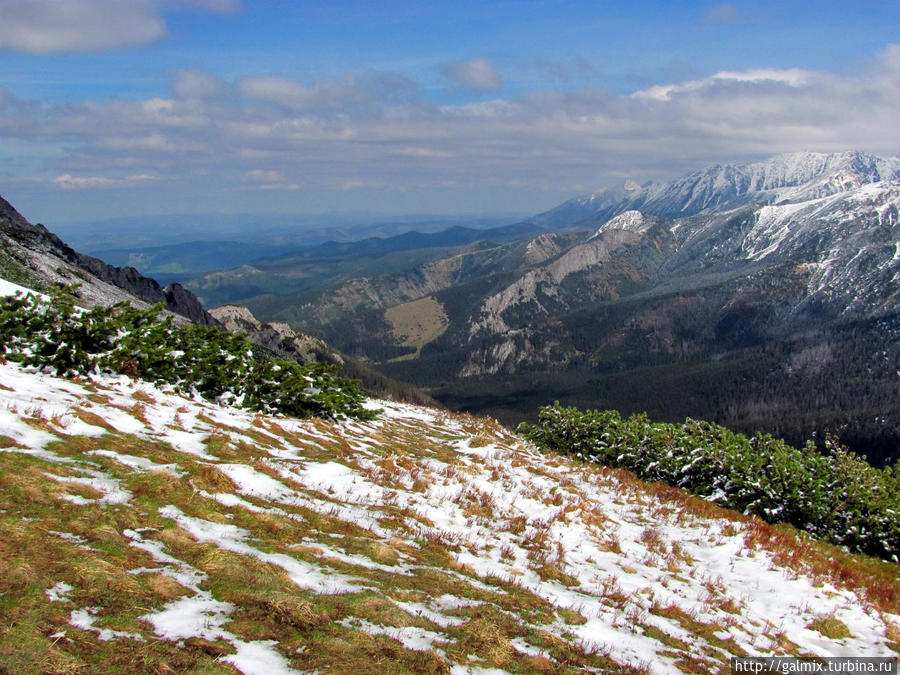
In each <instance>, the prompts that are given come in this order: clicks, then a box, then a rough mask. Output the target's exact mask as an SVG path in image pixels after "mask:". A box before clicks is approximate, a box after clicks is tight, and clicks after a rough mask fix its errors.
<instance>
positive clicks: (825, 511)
mask: <svg viewBox="0 0 900 675" xmlns="http://www.w3.org/2000/svg"><path fill="white" fill-rule="evenodd" d="M519 433H521V434H523V435H525V436H526V437H527V438H529V439H531V440H532V441H534V442H535V443H537V444H538V445H541V446H543V447H546V448H552V449H555V450H559V451H563V452H568V453H572V454H575V455H578V456H579V457H582V458H584V459H586V460H590V461H595V462H599V463H602V464H605V465H608V466H617V467H624V468H627V469H630V470H631V471H633V472H635V473H636V474H637V475H638V476H640V477H641V478H644V479H647V480H656V481H663V482H666V483H668V484H670V485H674V486H677V487H682V488H685V489H687V490H689V491H690V492H692V493H693V494H696V495H698V496H701V497H704V498H706V499H709V500H712V501H715V502H716V503H718V504H721V505H722V506H726V507H729V508H733V509H737V510H740V511H743V512H745V513H749V514H754V515H757V516H759V517H761V518H763V519H764V520H767V521H769V522H773V523H774V522H787V523H791V524H792V525H794V526H796V527H798V528H800V529H803V530H806V531H808V532H810V533H811V534H813V535H815V536H817V537H820V538H822V539H825V540H828V541H831V542H833V543H837V544H841V545H845V546H847V547H848V548H851V549H853V550H857V551H862V552H865V553H870V554H873V555H878V556H881V557H883V558H887V559H893V560H895V561H896V560H897V558H898V556H900V519H898V517H897V514H900V475H898V473H897V471H896V468H894V469H892V468H887V469H884V470H880V469H876V468H874V467H872V466H870V465H869V464H867V463H866V462H865V461H863V460H862V459H860V458H859V457H857V456H856V455H854V454H853V453H851V452H848V451H847V449H846V448H843V447H841V445H840V444H839V443H838V442H837V441H836V440H835V439H833V438H829V439H828V440H827V443H826V450H827V454H821V453H819V452H818V451H817V450H816V449H815V446H814V445H813V444H812V443H808V444H807V446H806V447H805V448H804V449H802V450H798V449H796V448H794V447H792V446H790V445H788V444H787V443H785V442H784V441H782V440H779V439H775V438H772V437H771V436H769V435H766V434H758V435H756V436H753V437H752V438H747V437H746V436H744V435H742V434H736V433H733V432H731V431H729V430H728V429H726V428H725V427H722V426H719V425H717V424H712V423H710V422H703V421H699V420H692V419H688V420H686V421H685V422H684V423H683V424H664V423H651V422H650V421H649V420H648V419H647V417H646V415H632V416H631V417H629V418H628V419H623V418H622V417H621V415H619V413H618V412H616V411H610V410H607V411H603V412H600V411H597V410H593V411H587V412H584V411H581V410H578V409H576V408H564V407H562V406H560V405H559V403H556V404H554V405H553V406H547V407H544V408H541V410H540V413H539V418H538V423H537V424H536V425H529V424H523V425H520V427H519Z"/></svg>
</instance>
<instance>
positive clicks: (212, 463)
mask: <svg viewBox="0 0 900 675" xmlns="http://www.w3.org/2000/svg"><path fill="white" fill-rule="evenodd" d="M370 405H371V406H372V407H377V408H380V409H382V411H383V412H382V414H381V415H380V417H379V418H378V419H377V420H376V421H373V422H367V423H357V422H344V423H331V422H325V421H322V420H296V419H290V418H285V417H278V416H267V415H260V414H255V413H252V412H247V411H244V410H240V409H235V408H228V407H223V406H220V405H217V404H215V403H211V402H208V401H204V400H201V399H199V398H191V397H187V396H184V395H179V394H176V393H174V392H172V391H171V390H166V389H161V388H157V387H154V386H152V385H150V384H147V383H143V382H138V381H134V380H131V379H128V378H125V377H121V378H106V377H95V378H92V379H91V380H78V381H74V380H64V379H59V378H55V377H51V376H48V375H45V374H40V373H37V372H34V371H33V370H26V369H22V368H20V367H19V366H17V365H15V364H12V363H4V364H2V365H0V528H2V531H3V532H4V536H3V537H2V539H0V560H2V561H3V562H0V570H2V572H0V671H4V672H5V671H9V672H16V673H29V672H35V673H37V672H79V673H81V672H98V673H99V672H123V673H125V672H173V671H174V672H197V673H201V672H204V673H205V672H228V671H232V670H235V669H236V670H237V671H239V672H243V673H269V674H273V673H287V672H297V671H301V672H302V671H319V672H322V671H328V672H342V673H359V672H372V671H373V670H375V669H377V670H381V671H384V672H387V673H394V672H398V673H399V672H451V673H460V674H462V673H498V672H511V673H528V672H547V673H556V672H559V673H563V672H610V671H613V672H618V671H622V672H646V673H676V672H696V673H706V672H727V670H728V662H729V658H730V657H732V656H754V655H817V656H841V655H844V656H895V655H897V654H898V653H900V581H898V575H897V572H898V568H897V566H896V565H891V564H889V563H882V562H880V561H875V560H872V559H867V558H863V557H857V556H850V555H849V554H845V553H843V552H841V551H839V550H838V549H835V548H833V547H829V546H825V545H821V544H818V543H816V542H814V541H812V540H810V539H809V538H807V537H805V536H803V535H800V534H797V533H796V532H794V531H793V530H789V529H786V528H780V527H772V526H769V525H766V524H765V523H762V522H760V521H758V520H755V519H752V518H747V517H744V516H741V515H739V514H736V513H733V512H729V511H725V510H722V509H719V508H718V507H716V506H714V505H712V504H709V503H707V502H704V501H702V500H699V499H696V498H693V497H690V496H688V495H687V494H686V493H684V492H682V491H680V490H676V489H673V488H669V487H666V486H662V485H658V484H647V483H644V482H641V481H639V480H637V479H635V478H634V477H633V476H632V475H631V474H628V473H627V472H621V471H611V470H608V469H604V468H601V467H598V466H595V465H591V464H585V463H581V462H579V461H577V460H573V459H570V458H564V457H560V456H556V455H548V454H545V453H542V452H541V451H539V450H538V449H536V448H535V447H534V446H532V445H530V444H529V443H527V442H526V441H524V440H522V439H521V438H519V437H517V436H515V435H513V434H511V433H510V432H509V431H508V430H506V429H504V428H503V427H501V426H500V425H499V424H497V423H495V422H493V421H492V420H489V419H480V418H475V417H471V416H466V415H456V414H451V413H446V412H442V411H438V410H434V409H428V408H421V407H413V406H408V405H401V404H396V403H391V402H385V401H372V402H370Z"/></svg>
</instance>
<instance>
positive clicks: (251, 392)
mask: <svg viewBox="0 0 900 675" xmlns="http://www.w3.org/2000/svg"><path fill="white" fill-rule="evenodd" d="M161 311H162V305H155V306H153V307H150V308H148V309H144V310H140V309H135V308H134V307H132V306H131V305H130V304H129V303H127V302H125V303H120V304H116V305H113V306H110V307H103V306H97V307H94V308H93V309H91V310H89V311H84V310H77V309H76V308H75V307H74V306H73V303H72V300H71V299H70V298H68V297H67V296H65V295H64V294H58V295H56V296H54V297H53V298H48V297H42V296H38V295H34V294H26V295H22V294H18V295H11V296H9V295H8V296H5V297H3V298H0V340H2V344H3V346H4V352H5V356H6V358H8V359H10V360H12V361H19V362H21V363H23V364H25V365H32V366H39V367H41V368H48V369H51V370H52V371H54V372H55V373H56V374H57V375H62V376H66V375H85V374H87V373H90V372H114V373H126V374H129V375H133V376H135V377H139V378H142V379H145V380H149V381H151V382H156V383H168V384H172V385H175V386H176V388H178V389H179V390H182V391H191V392H196V393H198V394H200V395H202V396H205V397H206V398H210V399H217V400H222V401H226V402H232V403H234V404H236V405H240V406H244V407H248V408H252V409H254V410H259V411H264V412H279V413H286V414H290V415H294V416H298V417H305V416H308V415H317V416H320V417H355V418H367V417H370V416H371V415H372V413H371V412H370V411H367V410H365V409H364V408H363V407H362V405H361V404H362V402H363V400H364V399H365V394H364V393H363V392H362V390H360V389H359V388H358V387H357V385H356V383H355V382H354V381H352V380H348V379H345V378H341V377H337V376H336V375H335V373H336V371H337V368H336V367H334V366H331V365H327V364H323V363H310V364H302V365H301V364H299V363H297V362H296V361H293V360H288V359H281V358H272V357H262V356H257V355H255V354H254V345H253V344H252V343H251V342H250V341H249V340H247V339H246V338H245V337H243V336H241V335H238V334H234V333H230V332H228V331H226V330H223V329H221V328H219V327H212V326H201V325H196V324H187V325H175V324H174V323H173V321H172V317H171V316H167V317H165V318H163V317H161V316H160V313H161Z"/></svg>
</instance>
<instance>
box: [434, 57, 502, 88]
mask: <svg viewBox="0 0 900 675" xmlns="http://www.w3.org/2000/svg"><path fill="white" fill-rule="evenodd" d="M441 73H442V74H443V75H444V77H446V78H448V79H450V80H452V81H453V82H455V83H456V84H458V85H460V86H462V87H466V88H468V89H474V90H476V91H497V90H498V89H500V85H501V84H502V80H501V78H500V73H498V72H497V69H496V68H494V66H493V65H492V64H491V62H490V61H486V60H484V59H469V60H467V61H457V62H455V63H450V64H447V65H446V66H444V67H443V68H441Z"/></svg>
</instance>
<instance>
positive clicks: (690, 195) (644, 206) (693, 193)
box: [531, 152, 900, 227]
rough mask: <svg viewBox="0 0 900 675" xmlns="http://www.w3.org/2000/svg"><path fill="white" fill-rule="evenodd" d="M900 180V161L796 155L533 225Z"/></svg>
mask: <svg viewBox="0 0 900 675" xmlns="http://www.w3.org/2000/svg"><path fill="white" fill-rule="evenodd" d="M898 180H900V157H889V158H884V157H878V156H875V155H871V154H868V153H864V152H842V153H817V152H796V153H789V154H784V155H777V156H775V157H773V158H771V159H768V160H766V161H762V162H753V163H748V164H725V165H720V164H717V165H715V166H711V167H706V168H704V169H699V170H697V171H694V172H691V173H689V174H687V175H685V176H683V177H681V178H678V179H676V180H674V181H671V182H667V183H648V184H646V185H644V186H638V185H636V184H634V183H631V184H629V188H630V189H628V190H625V189H624V188H623V189H609V190H604V191H600V192H597V193H594V194H590V195H585V196H582V197H576V198H574V199H571V200H569V201H568V202H565V203H564V204H561V205H560V206H558V207H556V208H554V209H551V210H550V211H547V212H545V213H542V214H540V215H538V216H535V217H534V218H533V219H531V222H534V223H537V224H540V225H546V226H548V227H561V226H567V225H573V224H574V223H577V222H578V221H583V220H591V221H602V220H606V219H609V218H611V217H613V216H615V215H618V214H619V213H622V212H624V211H629V210H639V211H641V212H643V213H645V214H649V215H656V216H666V217H670V218H677V217H682V216H690V215H695V214H698V213H707V214H708V213H712V212H714V211H723V210H730V209H734V208H738V207H740V206H746V205H750V204H753V205H761V204H776V203H780V202H798V201H806V200H809V199H816V198H819V197H826V196H829V195H834V194H838V193H841V192H846V191H848V190H852V189H855V188H858V187H861V186H863V185H867V184H871V183H878V182H882V181H888V182H890V181H898Z"/></svg>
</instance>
